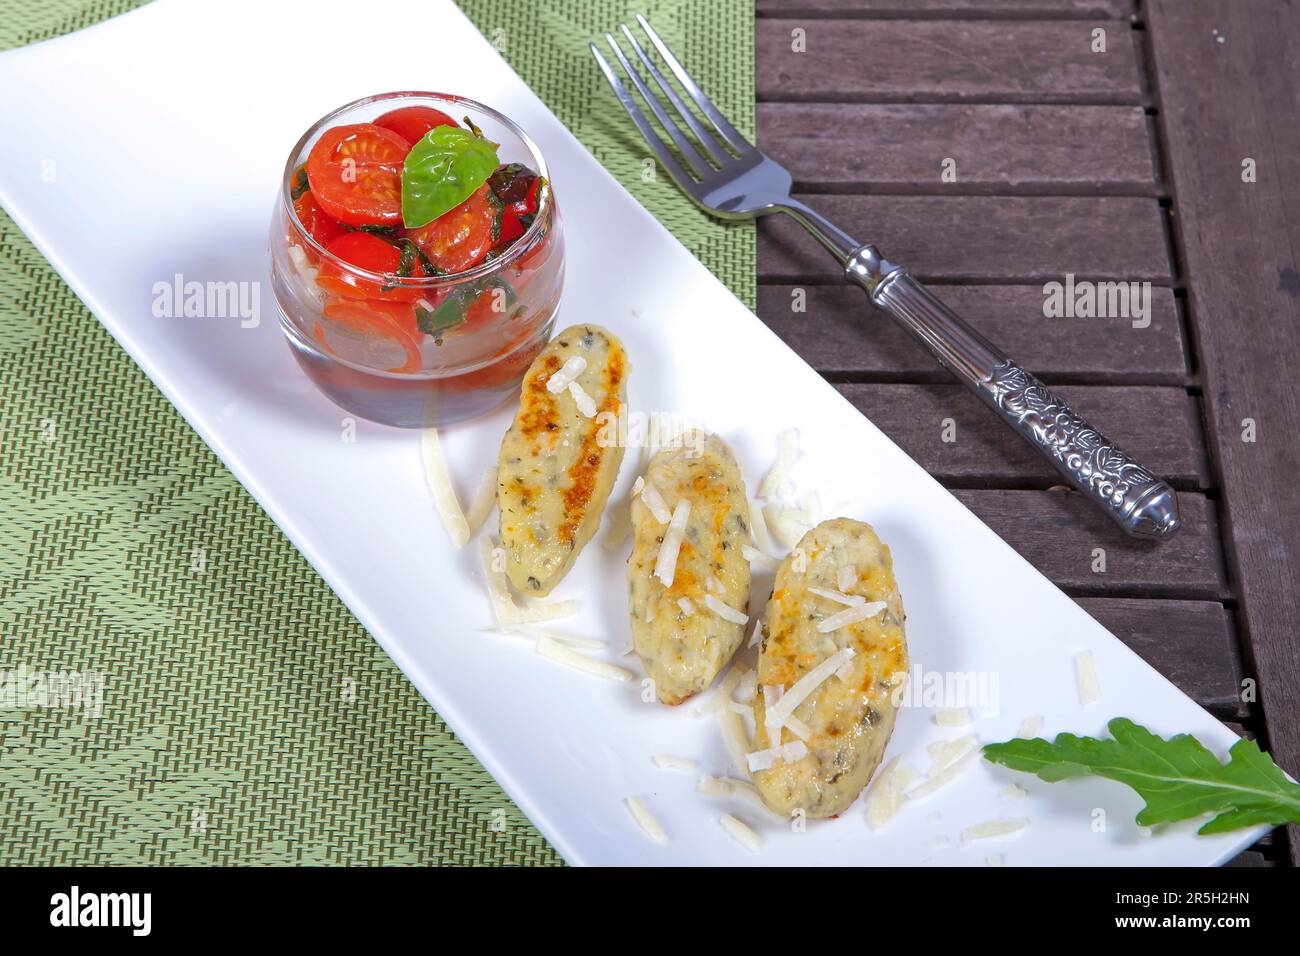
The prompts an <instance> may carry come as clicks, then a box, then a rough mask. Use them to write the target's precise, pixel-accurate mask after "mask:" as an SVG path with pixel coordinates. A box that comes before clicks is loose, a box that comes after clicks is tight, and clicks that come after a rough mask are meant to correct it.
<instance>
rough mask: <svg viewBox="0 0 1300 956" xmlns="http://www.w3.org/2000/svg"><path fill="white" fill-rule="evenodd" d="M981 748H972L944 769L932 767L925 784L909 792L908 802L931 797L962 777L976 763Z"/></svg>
mask: <svg viewBox="0 0 1300 956" xmlns="http://www.w3.org/2000/svg"><path fill="white" fill-rule="evenodd" d="M979 752H980V751H979V748H978V747H972V748H971V749H970V750H968V751H966V753H964V754H962V756H960V757H958V758H957V759H956V760H954V761H952V763H949V764H946V765H944V766H943V767H931V768H930V773H929V774H928V775H927V776H926V778H925V782H924V783H922V784H920V785H919V786H916V787H913V788H912V789H911V790H909V791H907V799H908V800H922V799H924V798H926V797H928V796H930V795H931V794H932V793H934V792H935V791H937V790H939V789H941V788H942V787H945V786H947V785H948V784H950V783H952V781H954V780H956V779H957V778H958V777H959V776H961V773H962V771H964V770H965V769H966V768H967V767H969V766H970V765H971V764H972V763H974V762H975V758H976V757H977V756H978V755H979Z"/></svg>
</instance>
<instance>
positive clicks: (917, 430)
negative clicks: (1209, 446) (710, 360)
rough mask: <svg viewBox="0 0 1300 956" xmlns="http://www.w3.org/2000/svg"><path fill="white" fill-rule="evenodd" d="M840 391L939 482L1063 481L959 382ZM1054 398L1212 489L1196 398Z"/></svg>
mask: <svg viewBox="0 0 1300 956" xmlns="http://www.w3.org/2000/svg"><path fill="white" fill-rule="evenodd" d="M836 387H837V388H838V389H839V390H840V392H841V393H842V394H843V395H844V397H845V398H847V399H848V400H849V401H851V402H852V403H853V404H854V405H855V406H856V407H857V408H858V409H859V410H860V411H861V412H862V413H863V414H864V415H866V416H867V417H868V418H870V419H871V420H872V422H874V423H875V425H876V427H877V428H879V429H880V430H881V431H883V432H884V433H885V434H886V435H888V436H889V437H890V438H892V439H893V440H894V441H895V442H897V443H898V445H899V446H900V447H901V448H902V449H903V451H905V452H907V454H908V455H910V456H911V457H912V458H913V459H915V460H916V461H917V463H918V464H920V465H921V466H922V467H923V468H925V470H926V471H928V472H929V473H930V474H931V475H933V476H934V477H936V478H938V479H939V480H940V481H943V482H948V483H956V484H960V485H962V486H964V487H972V486H976V485H983V486H988V487H1042V488H1047V487H1050V486H1052V485H1058V484H1062V483H1063V482H1062V480H1061V477H1060V475H1059V474H1058V473H1057V472H1056V471H1055V470H1054V469H1053V468H1052V466H1051V465H1050V464H1049V463H1048V462H1047V461H1046V460H1045V459H1044V458H1043V456H1042V455H1041V454H1039V453H1038V452H1037V451H1036V450H1035V449H1033V448H1031V447H1030V446H1029V443H1028V442H1026V441H1025V440H1024V439H1023V438H1021V437H1020V436H1019V435H1017V434H1015V432H1013V431H1012V430H1011V429H1010V428H1008V427H1007V426H1006V424H1005V423H1004V422H1003V421H1002V420H1001V419H999V418H997V417H996V416H995V415H993V414H992V413H991V412H990V411H989V409H988V406H986V405H985V404H984V403H983V402H981V401H980V400H979V398H977V397H976V396H975V395H973V394H972V393H971V392H970V391H968V390H967V389H966V388H964V387H963V386H961V385H957V384H953V385H880V384H872V385H854V384H848V385H838V386H836ZM1057 393H1058V394H1059V395H1060V396H1061V397H1062V398H1064V399H1065V400H1066V401H1067V402H1069V403H1070V405H1071V406H1072V407H1073V408H1074V409H1075V410H1076V411H1078V412H1079V414H1081V415H1083V416H1084V417H1085V418H1087V419H1088V421H1090V422H1091V423H1092V424H1093V425H1094V426H1096V427H1097V429H1098V430H1099V431H1101V433H1102V434H1104V435H1106V436H1108V437H1110V438H1111V439H1113V440H1114V441H1117V442H1119V444H1120V446H1121V447H1122V448H1124V449H1125V450H1126V451H1127V452H1128V453H1129V454H1131V455H1132V456H1133V457H1134V459H1136V460H1137V461H1140V462H1142V464H1144V465H1145V466H1146V467H1148V468H1150V469H1152V470H1153V471H1154V472H1155V473H1156V474H1158V475H1161V476H1162V477H1164V478H1167V479H1169V480H1170V481H1171V482H1173V484H1174V485H1175V487H1179V488H1190V489H1198V488H1204V487H1205V486H1206V485H1207V484H1208V480H1207V473H1206V464H1205V449H1204V448H1203V447H1202V444H1201V434H1200V422H1199V420H1198V412H1197V409H1196V401H1195V399H1193V398H1192V397H1191V396H1189V395H1188V394H1187V392H1186V391H1185V390H1183V389H1181V388H1133V387H1110V386H1101V387H1098V386H1078V385H1073V386H1065V387H1060V388H1058V389H1057ZM945 438H947V439H948V440H947V441H945Z"/></svg>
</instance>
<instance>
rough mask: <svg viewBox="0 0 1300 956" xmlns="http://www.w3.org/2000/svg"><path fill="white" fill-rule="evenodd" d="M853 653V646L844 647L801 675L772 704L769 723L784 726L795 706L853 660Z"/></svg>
mask: <svg viewBox="0 0 1300 956" xmlns="http://www.w3.org/2000/svg"><path fill="white" fill-rule="evenodd" d="M853 655H854V651H853V648H851V647H842V648H840V649H839V650H838V651H836V652H835V653H834V654H832V655H831V656H830V657H828V658H826V660H824V661H822V662H821V663H820V664H818V665H817V666H816V667H814V668H812V669H811V670H809V671H808V673H806V674H804V675H803V677H800V678H799V679H798V680H797V681H795V682H794V684H793V685H792V686H791V687H790V689H789V690H788V691H786V692H785V693H784V694H782V695H781V699H780V700H778V701H777V702H776V703H775V704H773V705H772V709H771V710H770V711H769V712H768V713H769V714H770V719H769V720H768V721H767V723H769V724H773V723H775V724H776V725H777V726H778V727H780V726H783V725H784V724H785V722H786V719H787V718H788V717H790V716H791V715H792V714H793V713H794V711H795V708H796V707H798V706H799V705H800V704H802V703H803V702H804V701H805V700H807V699H808V698H809V697H811V696H812V694H813V692H814V691H815V690H817V688H818V687H820V686H821V685H822V683H823V682H824V681H826V680H828V679H829V678H830V676H831V675H832V674H834V673H835V672H836V671H837V670H839V669H840V668H841V667H843V666H844V664H845V663H847V662H848V661H850V660H852V659H853Z"/></svg>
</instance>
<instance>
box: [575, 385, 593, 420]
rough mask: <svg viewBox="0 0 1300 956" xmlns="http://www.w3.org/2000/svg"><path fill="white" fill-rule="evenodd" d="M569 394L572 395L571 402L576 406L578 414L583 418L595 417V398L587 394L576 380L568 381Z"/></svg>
mask: <svg viewBox="0 0 1300 956" xmlns="http://www.w3.org/2000/svg"><path fill="white" fill-rule="evenodd" d="M569 394H570V395H572V396H573V404H575V405H577V406H578V414H579V415H581V416H582V417H583V418H595V417H596V400H595V399H594V398H592V397H591V396H590V395H588V394H587V391H586V389H584V388H583V387H582V386H581V385H579V384H578V383H577V382H570V383H569Z"/></svg>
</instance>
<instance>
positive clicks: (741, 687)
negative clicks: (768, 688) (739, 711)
mask: <svg viewBox="0 0 1300 956" xmlns="http://www.w3.org/2000/svg"><path fill="white" fill-rule="evenodd" d="M757 691H758V671H756V670H754V669H752V668H751V669H749V670H747V671H745V673H744V674H742V675H741V677H740V682H739V683H738V684H737V685H736V700H738V701H740V702H741V703H742V704H747V703H749V702H750V701H751V700H753V699H754V694H755V693H757Z"/></svg>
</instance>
